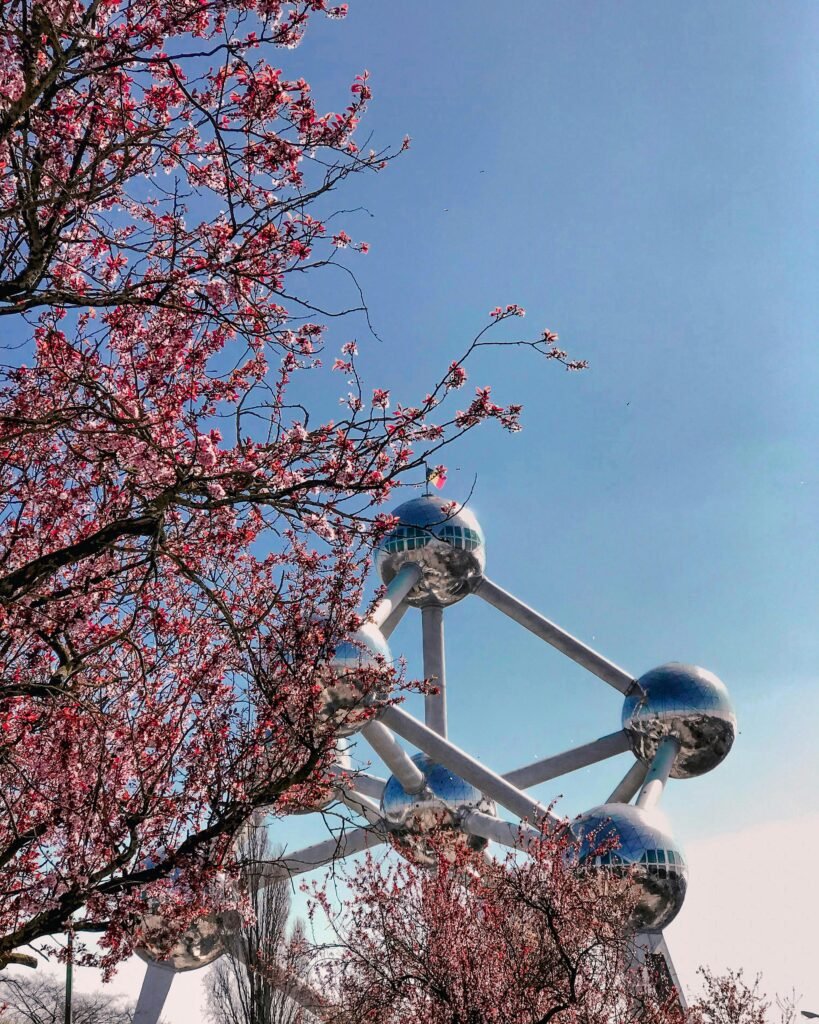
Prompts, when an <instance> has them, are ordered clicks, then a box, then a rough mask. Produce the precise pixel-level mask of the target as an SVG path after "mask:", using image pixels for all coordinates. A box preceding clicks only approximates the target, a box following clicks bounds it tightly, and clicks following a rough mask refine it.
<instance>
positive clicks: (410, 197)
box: [78, 0, 819, 1024]
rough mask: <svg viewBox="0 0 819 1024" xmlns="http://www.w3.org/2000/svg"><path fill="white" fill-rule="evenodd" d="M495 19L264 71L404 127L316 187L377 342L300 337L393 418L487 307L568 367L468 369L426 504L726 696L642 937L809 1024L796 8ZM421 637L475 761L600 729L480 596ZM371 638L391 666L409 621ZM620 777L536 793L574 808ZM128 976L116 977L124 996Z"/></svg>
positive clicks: (331, 29)
mask: <svg viewBox="0 0 819 1024" xmlns="http://www.w3.org/2000/svg"><path fill="white" fill-rule="evenodd" d="M509 10H510V7H509V5H502V4H498V3H496V2H495V3H490V2H489V0H473V2H470V3H466V2H464V0H451V2H449V3H440V2H435V3H433V2H432V0H419V2H416V3H412V4H407V3H389V2H387V3H385V2H384V0H352V2H351V4H350V15H349V17H348V18H347V19H346V21H342V22H340V23H336V22H332V23H326V24H325V23H316V25H315V26H314V27H313V28H312V29H311V30H310V31H309V32H308V36H307V39H306V40H305V42H304V44H303V46H302V47H301V48H300V49H298V50H296V51H294V52H292V53H290V52H288V53H286V54H283V55H282V59H283V61H285V67H286V69H287V70H288V73H289V72H290V71H293V72H295V73H299V74H301V73H303V74H304V75H305V77H307V78H308V79H309V80H310V81H311V82H312V83H313V85H314V88H315V91H316V94H317V97H318V99H319V102H320V104H323V105H325V106H328V107H330V106H340V105H341V102H342V101H343V100H344V99H345V98H346V96H345V93H344V92H343V90H344V89H346V86H347V84H348V83H349V81H350V80H351V79H352V77H353V75H355V74H356V73H358V72H359V71H360V70H361V69H362V68H364V67H367V68H369V70H370V72H371V74H372V85H373V89H374V94H375V96H374V101H373V105H372V111H371V113H370V114H369V115H368V117H367V121H366V124H365V128H366V129H367V130H372V132H373V133H374V136H375V142H376V143H378V144H382V143H383V144H385V143H388V142H395V141H400V139H401V138H402V137H403V135H404V134H405V133H407V134H409V135H410V136H412V138H413V146H412V148H411V150H410V151H409V153H407V154H406V155H405V156H404V157H402V158H401V160H400V161H398V162H397V163H396V164H395V165H394V166H392V167H391V168H390V169H388V170H387V171H386V172H385V173H384V174H383V175H379V176H378V177H376V178H371V179H369V180H367V181H366V182H359V183H353V185H352V186H351V189H350V191H349V192H348V193H347V194H346V195H344V196H343V197H342V196H339V200H340V205H341V206H343V207H344V208H352V207H355V206H358V205H360V204H361V205H364V206H366V208H367V209H366V211H362V212H361V213H359V214H358V215H356V216H355V217H353V216H352V215H351V216H350V217H348V218H347V225H346V227H347V230H348V231H349V233H350V234H351V235H354V236H356V237H358V238H361V239H365V240H367V241H369V242H370V244H371V246H372V251H371V254H370V256H368V257H366V258H361V259H358V260H356V262H355V264H354V266H355V269H356V272H357V274H358V275H359V277H360V280H361V284H362V287H363V288H364V292H365V294H366V296H367V299H368V303H369V305H370V309H371V314H372V318H373V321H374V323H375V325H376V327H377V329H378V333H379V336H380V337H381V339H383V340H382V341H380V342H378V341H374V340H373V339H367V337H366V334H365V332H364V330H363V328H362V326H361V325H360V324H354V323H352V324H345V325H336V326H335V327H334V329H333V334H332V336H331V337H332V338H333V339H334V342H337V343H339V344H340V343H341V342H343V341H345V340H347V338H348V337H351V336H354V335H357V336H358V338H359V341H360V347H361V350H362V357H361V365H362V368H363V370H364V373H365V375H366V377H367V379H368V381H369V382H371V383H372V384H373V385H376V384H377V385H380V386H386V387H392V388H393V389H394V398H395V400H400V401H404V402H412V401H413V399H416V398H418V397H419V396H422V395H423V394H424V392H425V391H426V390H427V389H428V387H429V385H430V383H432V382H433V381H434V380H435V379H437V376H438V375H439V373H440V372H441V371H442V370H443V369H444V368H445V366H446V365H447V364H448V362H449V361H450V360H451V359H452V358H453V357H454V356H456V355H457V354H459V353H460V352H461V351H462V349H463V348H464V345H465V343H466V342H467V341H468V340H469V338H471V337H472V335H473V334H474V333H475V332H476V331H477V330H479V329H480V328H481V327H482V326H483V324H484V322H485V319H486V314H487V312H488V310H489V309H491V308H492V307H494V306H495V305H498V304H505V303H507V302H516V303H520V304H521V305H523V306H524V307H526V309H527V317H526V319H525V320H524V321H522V322H515V324H514V332H516V333H513V331H512V328H510V329H509V330H508V331H507V332H506V337H510V338H511V337H514V336H520V335H525V336H535V335H537V334H538V333H539V330H540V329H541V328H542V327H545V326H548V327H550V328H551V329H553V330H556V331H558V332H559V334H560V337H561V343H562V344H565V347H566V348H568V349H569V351H570V352H571V354H572V355H576V356H579V357H584V358H588V359H589V361H590V363H591V368H590V369H589V370H588V371H586V372H584V373H583V374H579V375H567V374H565V373H563V372H562V371H560V370H559V369H558V368H557V367H556V366H555V365H553V364H549V365H543V364H540V363H538V362H537V361H536V360H534V359H533V358H531V357H529V356H527V354H525V353H521V352H511V353H510V352H505V351H502V350H498V349H493V350H487V352H486V353H485V354H484V356H483V358H482V359H481V360H480V361H479V362H478V363H477V364H476V367H475V371H474V373H473V378H472V381H473V383H476V384H477V383H481V384H484V383H491V384H493V386H494V388H495V391H496V393H497V395H498V398H499V400H504V401H522V402H523V403H524V406H525V410H524V421H523V422H524V430H523V432H522V433H521V434H520V435H518V436H516V437H509V436H508V435H502V434H501V433H500V431H496V430H493V429H492V428H491V427H488V428H486V429H483V430H481V431H480V432H479V433H478V434H475V435H473V436H471V437H470V438H468V439H467V440H466V441H465V442H464V443H463V444H462V445H461V446H460V447H459V448H458V449H457V450H453V451H452V454H451V455H450V456H449V457H448V459H447V461H448V462H449V465H450V470H451V472H450V483H449V485H448V487H447V490H446V492H445V494H446V495H447V496H448V497H452V498H463V497H465V496H466V494H467V493H468V492H469V489H470V487H471V486H472V482H473V478H474V477H475V476H477V482H476V486H475V491H474V496H473V498H472V506H473V508H474V509H475V511H476V514H477V515H478V517H479V518H480V520H481V522H482V524H483V526H484V529H485V532H486V536H487V548H488V567H487V569H488V573H489V574H490V575H491V576H492V577H493V578H495V579H496V580H497V582H499V583H500V584H501V585H502V586H504V587H506V588H507V589H511V590H512V591H514V592H515V593H516V594H518V595H519V596H520V597H521V598H522V599H524V600H526V601H527V602H528V603H530V604H532V605H533V606H535V607H536V608H538V609H540V610H542V611H543V612H544V614H546V615H547V616H549V617H550V618H552V619H554V620H555V621H557V622H559V623H560V624H562V625H564V626H565V627H566V628H567V629H569V630H570V631H571V632H573V633H575V635H577V636H579V637H581V638H583V639H585V640H587V641H588V642H590V643H592V645H593V646H595V647H596V648H597V649H599V650H601V651H602V652H603V653H605V654H606V655H608V656H609V657H610V658H611V659H612V660H613V661H615V662H617V663H618V664H621V665H623V666H624V667H625V668H628V669H629V670H631V671H633V672H634V673H635V674H636V675H639V674H641V673H642V672H644V671H646V670H647V669H649V668H651V667H653V666H654V665H657V664H660V663H663V662H665V661H670V660H681V661H691V662H695V663H698V664H703V665H705V666H706V667H708V668H710V669H712V670H713V671H715V672H716V673H717V674H718V675H719V676H720V677H721V678H722V679H723V680H724V681H725V682H726V684H727V685H728V687H729V689H730V691H731V693H732V695H733V698H734V701H735V703H736V706H737V712H738V715H739V720H740V729H741V734H740V736H739V738H738V741H737V744H736V747H735V750H734V751H733V752H732V754H731V756H730V757H729V758H728V760H727V761H726V762H725V764H724V765H722V766H720V768H719V769H718V770H716V771H715V772H713V773H712V774H709V775H707V776H705V777H703V778H701V779H698V780H692V781H680V782H672V783H671V785H670V786H669V790H668V792H667V794H666V797H665V801H664V803H665V809H666V810H667V811H668V814H669V816H670V819H671V821H672V823H673V825H674V830H675V834H676V835H677V837H678V838H679V840H680V842H681V844H682V845H683V847H684V849H686V851H687V855H688V859H689V865H690V881H689V895H688V897H687V901H686V906H685V907H684V908H683V911H682V913H681V914H680V917H679V918H678V920H677V922H675V923H674V924H673V925H672V926H671V928H670V929H669V935H668V938H669V944H670V946H671V949H672V953H673V955H674V958H675V961H676V963H677V967H678V970H679V972H680V974H681V976H683V980H684V981H685V982H686V983H689V984H690V983H692V982H693V977H692V974H693V971H694V969H695V967H696V965H697V964H698V963H700V962H710V963H712V964H714V965H715V966H718V967H723V966H727V965H730V966H743V967H745V968H746V969H747V970H748V971H750V972H752V973H754V972H756V971H757V970H760V971H762V972H763V974H764V976H765V981H766V985H767V987H768V988H769V989H770V990H779V991H783V992H784V991H788V990H790V989H791V988H796V989H797V990H798V991H799V992H801V993H802V994H803V995H804V1003H803V1005H804V1006H805V1007H806V1008H809V1009H814V1010H817V1011H819V970H817V968H816V964H815V960H816V955H815V954H816V950H817V947H819V943H817V941H816V936H817V934H818V933H819V926H817V924H816V922H817V920H819V883H818V882H817V876H816V872H815V869H814V861H815V859H816V849H817V846H819V799H817V792H818V790H819V782H818V780H819V744H818V743H817V741H816V735H817V722H819V631H818V630H817V628H816V627H817V611H819V602H818V601H817V586H816V580H817V569H819V557H818V556H819V544H817V530H816V522H817V507H819V478H818V477H817V472H816V467H817V451H816V449H817V440H818V439H819V411H818V409H819V403H817V390H818V389H817V384H818V383H819V346H817V345H816V337H817V327H819V288H817V284H816V269H817V265H819V184H818V182H819V130H818V129H819V62H817V60H816V53H817V50H818V49H819V5H817V4H816V3H815V2H813V0H785V2H782V3H779V4H770V3H768V2H763V0H720V3H716V4H715V3H712V2H705V0H691V2H689V3H686V4H679V3H672V2H670V0H660V2H657V0H651V2H649V0H626V2H624V3H619V4H611V3H606V2H604V0H582V2H580V3H574V4H565V3H558V2H557V0H521V2H520V3H518V4H516V5H514V13H509ZM328 287H329V286H328ZM447 630H448V634H447V637H448V659H449V673H448V674H449V686H450V730H451V736H452V739H453V741H454V742H456V743H458V744H459V745H461V746H463V747H465V748H466V749H468V750H469V751H470V752H471V753H473V754H474V755H475V756H478V757H480V758H481V759H482V760H483V761H485V762H486V763H487V764H489V765H490V766H492V767H493V768H495V769H496V770H499V771H505V770H508V769H510V768H513V767H515V766H517V765H520V764H523V763H526V762H528V761H531V760H534V759H536V758H538V757H542V756H545V755H547V754H549V753H552V752H557V751H559V750H562V749H565V748H567V747H570V746H573V745H576V744H579V743H582V742H585V741H587V740H590V739H593V738H594V737H596V736H599V735H603V734H605V733H608V732H611V731H613V730H614V729H616V728H617V727H618V725H619V706H620V701H619V697H618V695H617V694H616V693H615V692H614V691H613V690H610V689H609V688H607V687H606V686H605V685H604V684H602V683H600V682H599V681H597V680H594V679H593V678H591V677H588V676H586V675H585V674H584V673H583V672H582V671H581V670H579V669H577V668H576V667H575V666H572V665H571V664H569V663H568V662H565V661H563V660H562V659H561V658H560V657H559V656H558V655H557V654H556V653H555V652H553V651H550V650H548V649H544V645H542V644H541V643H540V642H539V641H537V640H536V639H535V638H534V637H532V636H530V635H528V634H525V633H523V632H522V631H521V630H520V629H519V628H517V627H515V626H514V625H513V624H512V623H509V622H506V621H503V620H501V619H500V617H499V616H497V614H496V613H494V612H492V611H491V610H490V609H489V608H488V607H487V606H485V605H483V604H482V603H481V602H479V601H476V600H472V601H467V602H464V604H463V605H459V606H457V607H455V608H453V609H452V610H451V613H448V615H447ZM392 648H393V652H394V653H395V654H403V655H406V657H407V658H408V671H409V673H410V674H411V675H412V674H414V675H416V676H417V675H420V641H419V626H418V622H417V621H416V619H415V617H410V616H408V617H407V619H406V620H405V621H404V622H403V623H402V624H401V626H400V627H399V629H398V630H397V631H396V633H395V635H394V640H393V643H392ZM408 707H409V708H410V710H416V709H417V703H413V702H410V703H409V704H408ZM359 753H361V751H359ZM363 756H366V755H363ZM627 767H628V757H626V758H625V760H624V759H623V758H622V757H621V758H620V759H617V760H616V761H614V762H611V763H606V764H603V765H599V766H595V767H594V768H592V769H588V770H586V771H584V772H581V773H577V775H576V776H572V777H569V778H567V779H566V780H560V785H559V786H558V785H557V784H554V783H553V784H550V785H549V786H547V787H542V788H541V789H539V790H537V791H536V792H537V795H538V796H539V797H540V798H541V799H544V800H547V801H548V800H549V799H551V798H552V797H554V796H556V795H558V794H562V796H563V800H562V802H561V804H560V808H561V809H562V810H563V811H565V813H567V814H576V813H579V812H580V811H582V810H584V809H585V808H587V807H589V806H591V805H593V804H596V803H599V802H601V800H602V799H604V798H605V796H606V795H607V793H608V792H610V791H611V789H612V788H613V786H614V784H615V783H616V781H617V780H618V779H619V778H620V777H621V776H622V774H623V773H624V771H625V769H626V768H627ZM323 828H324V826H323V825H322V823H321V822H320V821H318V820H316V819H313V820H309V821H308V820H306V819H299V820H298V821H294V822H287V823H282V824H281V826H280V827H279V828H278V829H277V832H276V835H275V839H276V841H278V842H283V843H287V844H288V845H289V846H290V847H291V849H292V848H296V847H298V846H299V845H304V844H305V843H308V842H313V841H315V840H317V839H319V838H321V837H322V834H323V833H322V829H323ZM79 973H80V980H79V982H78V984H79V985H80V986H81V987H86V986H90V987H93V985H94V984H95V978H94V976H93V975H92V974H91V973H90V972H86V971H82V972H79ZM141 974H142V965H141V964H136V963H132V964H128V965H125V966H124V967H123V969H122V971H121V973H120V975H119V977H118V980H117V981H116V982H115V983H114V985H115V987H120V988H122V987H124V988H125V989H126V990H127V991H129V992H130V993H131V994H132V995H133V996H135V995H136V991H137V989H138V985H139V980H140V979H141ZM197 993H200V994H201V975H189V976H187V977H186V978H183V979H177V982H176V983H175V988H174V992H173V994H172V997H171V1002H170V1003H169V1004H168V1011H167V1013H166V1017H167V1019H168V1020H169V1022H170V1024H197V1022H198V1021H199V1020H201V1019H202V1016H201V1013H200V1010H199V1008H198V999H199V995H198V994H197Z"/></svg>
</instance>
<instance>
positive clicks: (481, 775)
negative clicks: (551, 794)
mask: <svg viewBox="0 0 819 1024" xmlns="http://www.w3.org/2000/svg"><path fill="white" fill-rule="evenodd" d="M382 719H383V721H385V722H387V723H388V724H389V725H390V727H391V728H392V729H394V730H395V732H397V733H398V735H399V736H403V737H404V739H405V740H406V741H407V742H408V743H412V744H413V745H414V746H416V747H418V749H419V750H423V752H424V753H425V754H427V755H428V756H429V757H431V758H432V760H433V761H435V762H437V763H438V764H442V765H443V766H444V767H445V768H449V770H450V771H451V772H454V773H455V774H456V775H459V776H460V777H461V778H462V779H465V780H466V781H467V782H469V783H470V784H471V785H473V786H475V787H476V788H477V789H479V790H481V792H482V793H485V794H486V796H488V797H489V799H490V800H494V801H495V802H496V803H499V804H500V805H501V807H505V808H506V809H507V810H508V811H511V812H512V814H516V815H517V816H518V817H519V818H528V819H530V820H536V821H538V822H540V821H543V822H545V823H549V824H554V823H556V821H557V819H556V818H555V817H554V815H552V814H551V813H550V812H549V810H548V808H546V807H544V806H543V805H542V804H540V803H538V802H537V800H533V799H532V797H530V796H527V794H526V793H522V792H521V791H520V790H519V789H517V788H516V787H515V786H513V785H512V784H511V783H510V782H507V781H506V779H503V778H501V776H500V775H497V774H496V773H495V772H493V771H491V770H490V769H489V768H486V767H484V765H482V764H480V762H478V761H476V760H475V758H474V757H470V756H469V754H467V753H464V751H463V750H461V749H460V748H459V747H456V746H455V745H454V744H452V743H450V742H449V740H445V739H444V738H443V736H439V735H438V733H437V732H433V731H432V729H428V728H427V726H425V725H422V724H421V723H420V722H419V721H417V719H415V718H413V717H412V715H408V714H407V713H406V711H402V710H401V709H400V708H396V707H388V708H386V709H385V711H384V713H383V715H382Z"/></svg>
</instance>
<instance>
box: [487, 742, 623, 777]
mask: <svg viewBox="0 0 819 1024" xmlns="http://www.w3.org/2000/svg"><path fill="white" fill-rule="evenodd" d="M628 749H629V739H628V736H626V734H625V732H623V730H622V729H621V730H620V731H619V732H613V733H611V734H610V735H608V736H601V737H600V739H599V740H593V741H592V742H591V743H584V744H583V746H582V747H574V748H573V749H572V750H564V751H563V753H562V754H555V755H554V756H552V757H544V758H543V760H541V761H535V762H533V763H532V764H527V765H524V767H523V768H516V769H515V771H513V772H504V775H503V777H504V778H505V779H506V781H507V782H511V783H512V785H513V786H517V787H518V788H519V789H528V788H529V787H530V786H537V785H539V784H540V783H541V782H548V780H549V779H556V778H558V776H560V775H567V774H568V773H569V772H574V771H577V769H578V768H585V767H587V765H590V764H597V762H598V761H605V760H606V758H608V757H615V756H616V755H617V754H622V753H623V752H624V751H626V750H628Z"/></svg>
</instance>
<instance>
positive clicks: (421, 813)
mask: <svg viewBox="0 0 819 1024" xmlns="http://www.w3.org/2000/svg"><path fill="white" fill-rule="evenodd" d="M412 760H413V761H414V762H415V764H417V765H418V767H419V768H420V769H421V771H422V772H423V773H424V775H425V777H426V780H427V781H426V786H425V787H424V789H423V790H422V791H421V792H420V793H407V792H406V790H405V789H404V787H403V786H402V785H401V783H400V782H399V781H398V779H396V778H395V776H394V775H393V776H391V777H390V779H388V781H387V785H386V786H385V787H384V792H383V793H382V795H381V815H382V817H383V818H384V820H385V821H386V822H387V823H388V824H389V825H390V826H391V828H393V829H395V830H396V836H395V838H396V839H397V841H398V842H399V844H402V845H405V846H407V847H408V848H409V850H410V852H411V853H412V854H413V856H414V858H415V859H416V860H417V861H419V862H420V863H422V864H428V865H433V864H436V863H437V861H438V851H436V850H435V849H433V848H432V847H431V846H430V845H429V843H428V842H427V837H428V836H429V834H430V833H432V832H435V831H436V830H439V829H442V830H450V829H451V830H452V838H453V841H457V842H466V844H467V845H468V846H469V847H470V848H471V849H473V850H482V849H484V847H485V846H486V840H485V839H482V838H480V837H478V836H467V835H466V834H465V833H464V832H462V831H461V829H460V820H461V817H462V815H463V814H465V813H466V812H467V811H482V812H483V813H484V814H493V815H494V814H495V804H494V802H493V801H492V800H490V799H489V798H488V797H486V796H484V795H483V793H481V791H480V790H479V789H476V788H475V786H472V785H470V783H468V782H466V781H465V780H464V779H462V778H460V777H459V776H458V775H455V774H454V772H451V771H450V770H449V769H448V768H444V767H443V765H440V764H436V763H435V762H434V761H432V760H431V759H430V758H429V757H427V755H426V754H416V755H415V756H414V757H413V758H412Z"/></svg>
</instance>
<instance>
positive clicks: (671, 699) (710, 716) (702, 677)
mask: <svg viewBox="0 0 819 1024" xmlns="http://www.w3.org/2000/svg"><path fill="white" fill-rule="evenodd" d="M637 682H638V684H639V685H638V686H637V687H635V688H634V692H633V693H632V694H629V696H627V697H626V700H625V704H624V705H623V728H624V729H625V730H626V732H627V733H628V736H629V739H630V740H631V746H632V749H633V750H634V753H635V754H636V756H637V757H639V758H640V759H641V760H642V761H646V762H648V761H650V760H651V759H652V758H653V757H654V754H655V753H656V751H657V747H658V745H659V743H660V740H661V739H663V738H664V737H665V736H674V737H676V739H678V740H679V742H680V752H679V754H677V757H676V759H675V761H674V767H673V768H672V770H671V775H672V777H673V778H675V779H689V778H692V777H693V776H695V775H702V774H703V773H704V772H707V771H710V770H711V769H712V768H716V766H717V765H718V764H719V763H720V761H722V760H723V758H724V757H725V756H726V755H727V753H728V751H729V750H730V749H731V745H732V744H733V742H734V736H735V735H736V731H737V717H736V715H735V714H734V709H733V707H732V705H731V699H730V697H729V696H728V691H727V689H726V688H725V684H724V683H723V682H721V681H720V680H719V679H718V678H717V677H716V676H715V675H714V673H713V672H708V671H707V670H706V669H704V668H698V667H697V666H696V665H681V664H679V663H678V662H671V663H670V664H668V665H661V666H660V667H659V668H655V669H652V670H651V671H650V672H646V674H645V675H644V676H642V677H641V678H640V679H638V680H637Z"/></svg>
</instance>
